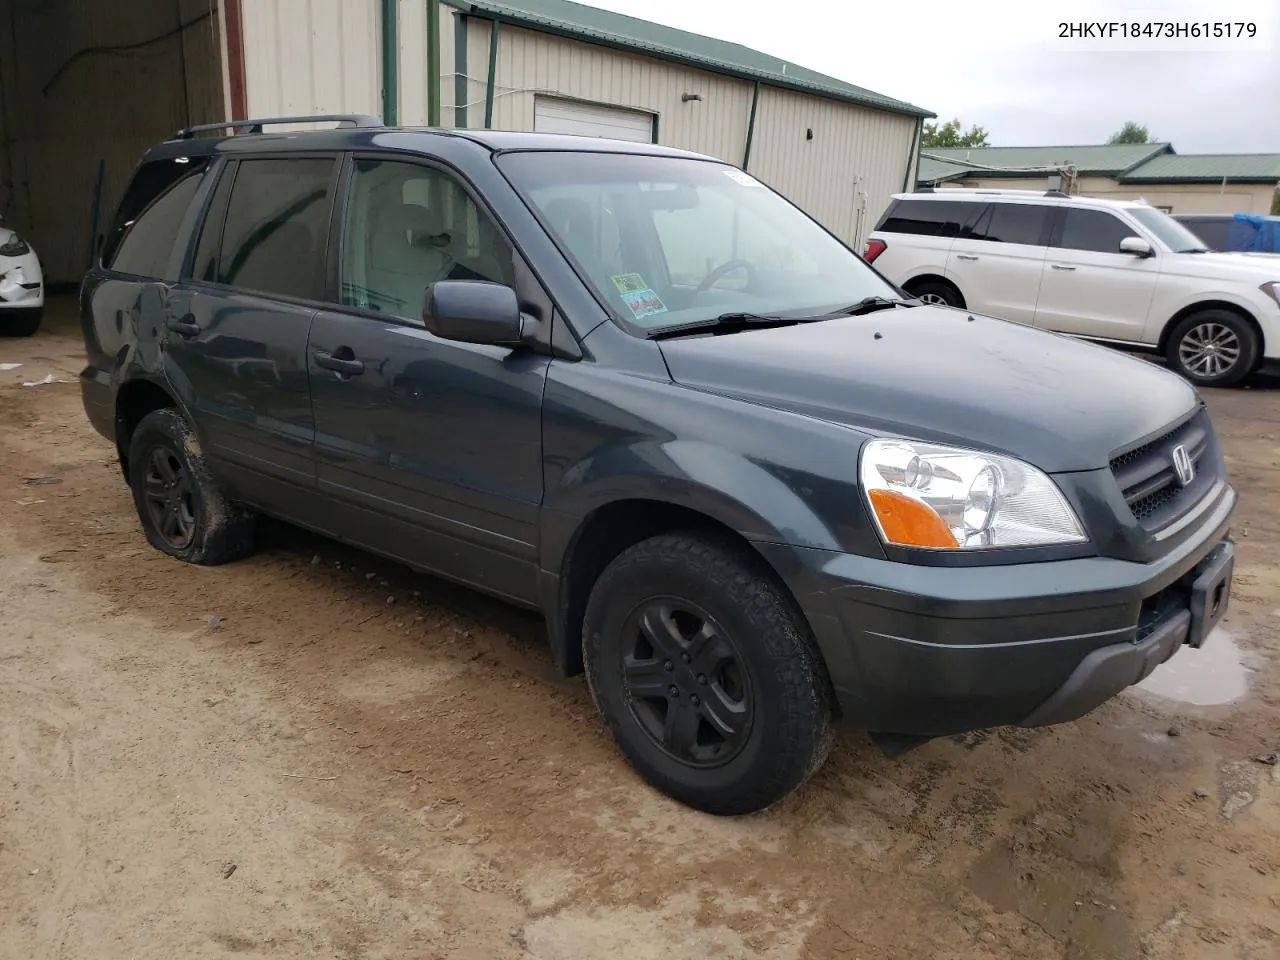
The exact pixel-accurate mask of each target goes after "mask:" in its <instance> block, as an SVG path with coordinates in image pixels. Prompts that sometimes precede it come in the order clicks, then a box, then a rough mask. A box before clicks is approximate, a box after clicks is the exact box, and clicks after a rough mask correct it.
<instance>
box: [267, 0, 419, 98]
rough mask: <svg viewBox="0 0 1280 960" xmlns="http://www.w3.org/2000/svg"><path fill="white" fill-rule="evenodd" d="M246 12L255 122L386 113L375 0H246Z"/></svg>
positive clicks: (378, 8)
mask: <svg viewBox="0 0 1280 960" xmlns="http://www.w3.org/2000/svg"><path fill="white" fill-rule="evenodd" d="M419 6H421V4H419ZM406 9H407V5H406ZM242 11H243V16H244V67H245V86H246V87H247V88H248V89H247V96H248V107H249V115H250V116H251V117H271V116H294V115H305V114H315V113H368V114H373V115H375V116H380V115H381V114H382V93H381V85H382V78H381V69H382V66H381V65H382V57H381V49H382V47H381V32H380V31H381V12H380V11H381V4H380V3H379V2H378V0H269V2H268V0H247V2H244V3H243V4H242ZM402 13H403V11H402Z"/></svg>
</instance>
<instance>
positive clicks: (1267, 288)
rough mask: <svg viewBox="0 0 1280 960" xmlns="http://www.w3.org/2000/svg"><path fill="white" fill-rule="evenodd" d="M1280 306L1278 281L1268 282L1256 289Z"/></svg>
mask: <svg viewBox="0 0 1280 960" xmlns="http://www.w3.org/2000/svg"><path fill="white" fill-rule="evenodd" d="M1258 289H1259V290H1261V291H1262V292H1263V293H1265V294H1266V295H1267V296H1268V297H1270V298H1271V299H1272V300H1274V301H1275V302H1276V306H1280V280H1268V281H1267V282H1266V283H1264V284H1263V285H1262V286H1260V287H1259V288H1258Z"/></svg>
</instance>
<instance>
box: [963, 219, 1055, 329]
mask: <svg viewBox="0 0 1280 960" xmlns="http://www.w3.org/2000/svg"><path fill="white" fill-rule="evenodd" d="M1052 212H1053V207H1051V206H1048V205H1047V204H1043V203H1022V202H1017V201H1011V200H993V201H992V202H991V203H990V204H989V205H988V206H987V208H986V210H984V211H983V213H982V215H981V216H979V217H978V218H977V219H976V221H975V222H973V223H970V224H967V225H966V226H965V227H964V228H963V229H962V230H961V231H960V236H959V237H957V238H956V240H955V242H954V243H952V244H951V250H950V253H949V255H948V257H947V274H946V276H947V279H948V280H950V281H951V282H952V283H954V284H955V285H956V287H958V288H959V290H960V293H961V294H962V295H963V296H964V299H965V305H966V306H968V308H969V309H970V310H973V311H976V312H977V313H985V314H988V315H989V316H993V317H999V318H1001V319H1002V320H1012V321H1014V322H1015V323H1026V324H1030V323H1032V322H1033V321H1034V320H1035V312H1036V297H1037V296H1038V294H1039V292H1040V277H1041V274H1042V273H1043V270H1044V258H1045V254H1046V253H1047V251H1048V246H1047V245H1048V242H1049V228H1050V226H1051V223H1052V217H1051V214H1052Z"/></svg>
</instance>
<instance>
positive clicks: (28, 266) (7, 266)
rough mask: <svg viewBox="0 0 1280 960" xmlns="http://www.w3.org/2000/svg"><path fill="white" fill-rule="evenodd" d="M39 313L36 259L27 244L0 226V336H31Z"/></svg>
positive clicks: (39, 276) (41, 281) (41, 289)
mask: <svg viewBox="0 0 1280 960" xmlns="http://www.w3.org/2000/svg"><path fill="white" fill-rule="evenodd" d="M43 314H44V274H43V273H42V272H41V270H40V258H39V257H38V256H36V252H35V251H34V250H32V249H31V245H30V244H29V243H27V242H26V241H25V240H23V239H22V238H21V237H19V236H18V235H17V234H16V233H14V232H13V231H12V230H9V229H7V228H6V227H3V226H0V336H8V337H29V336H31V334H33V333H35V332H36V330H38V329H39V328H40V318H41V316H43Z"/></svg>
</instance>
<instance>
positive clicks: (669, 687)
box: [583, 534, 831, 815]
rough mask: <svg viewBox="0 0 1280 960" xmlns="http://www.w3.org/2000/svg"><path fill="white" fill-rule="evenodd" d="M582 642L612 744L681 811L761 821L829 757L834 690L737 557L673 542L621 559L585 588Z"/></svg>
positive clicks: (647, 545)
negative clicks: (757, 816) (754, 816)
mask: <svg viewBox="0 0 1280 960" xmlns="http://www.w3.org/2000/svg"><path fill="white" fill-rule="evenodd" d="M583 645H584V649H583V654H584V656H583V659H584V661H585V664H586V674H587V683H588V686H589V687H590V690H591V695H592V698H593V699H594V700H595V703H596V706H597V708H598V709H599V710H600V712H601V713H602V714H603V715H604V718H605V721H606V722H607V724H608V726H609V728H610V731H611V733H612V735H613V738H614V740H615V741H616V742H617V744H618V746H619V747H620V749H621V750H622V752H623V753H624V754H625V755H626V757H627V759H628V760H629V761H630V762H631V764H632V765H633V766H634V767H635V768H636V769H637V770H638V771H639V772H640V774H641V776H643V777H644V778H645V779H646V780H647V781H649V783H651V784H653V785H654V786H655V787H657V788H658V789H659V790H662V791H663V792H664V793H666V794H668V795H669V796H671V797H674V798H675V799H676V800H679V801H681V802H682V803H686V804H688V805H689V806H691V807H695V808H697V809H699V810H704V811H706V812H708V813H714V814H722V815H733V814H743V813H752V812H754V811H757V810H762V809H764V808H765V807H768V806H769V805H771V804H773V803H775V802H777V801H778V800H781V799H782V798H783V797H785V796H786V795H787V794H789V793H791V792H792V791H793V790H795V789H796V788H798V787H799V786H800V785H801V784H803V783H804V782H805V781H806V780H807V779H808V778H809V777H810V776H811V775H812V774H813V772H814V771H815V770H817V769H818V767H820V766H821V765H822V762H823V761H824V760H825V759H826V755H827V751H828V749H829V747H830V742H831V729H830V715H831V693H830V686H829V681H828V678H827V676H826V671H825V669H824V667H823V664H822V662H821V658H820V657H819V655H818V652H817V648H816V647H815V645H814V641H813V638H812V635H811V633H810V630H809V627H808V624H807V623H806V622H805V621H804V618H803V616H802V615H801V613H800V611H799V610H798V609H796V606H795V603H794V602H793V601H792V599H791V598H790V597H789V596H787V595H786V594H785V592H784V591H783V589H782V588H781V587H780V586H779V585H777V584H776V583H775V581H774V579H773V577H772V575H771V573H770V571H768V570H767V569H765V568H764V566H763V562H762V561H759V560H757V559H756V558H754V557H752V556H751V555H750V554H748V553H747V551H746V549H745V548H738V547H737V546H736V545H733V544H729V543H722V542H719V541H718V540H715V539H710V538H705V537H702V536H698V535H694V534H668V535H663V536H659V537H654V538H653V539H650V540H646V541H644V542H642V543H639V544H637V545H635V546H633V547H631V548H630V549H628V550H626V551H624V552H623V553H622V554H621V555H620V556H619V557H618V558H617V559H615V560H614V561H613V562H612V563H611V564H609V566H608V567H607V568H606V569H605V571H604V573H602V574H601V575H600V579H599V580H598V581H597V582H596V585H595V587H594V588H593V589H592V591H591V597H590V600H589V601H588V603H587V610H586V616H585V619H584V622H583Z"/></svg>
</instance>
